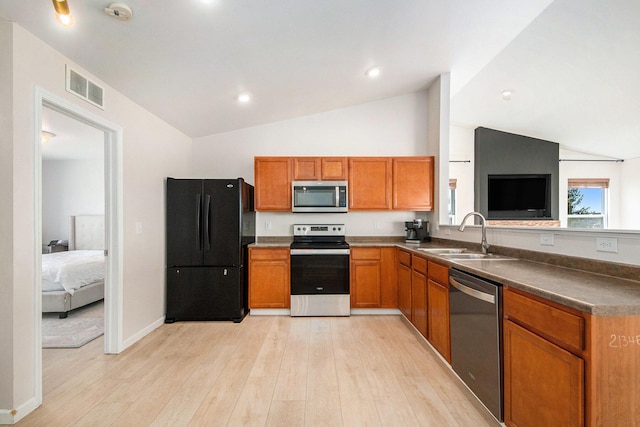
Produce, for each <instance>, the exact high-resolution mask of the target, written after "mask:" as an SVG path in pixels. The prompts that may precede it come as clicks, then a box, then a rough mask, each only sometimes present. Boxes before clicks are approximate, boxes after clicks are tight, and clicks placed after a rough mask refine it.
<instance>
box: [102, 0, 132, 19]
mask: <svg viewBox="0 0 640 427" xmlns="http://www.w3.org/2000/svg"><path fill="white" fill-rule="evenodd" d="M104 13H106V14H107V15H109V16H113V17H114V18H116V19H117V20H119V21H128V20H129V19H131V17H132V16H133V11H132V10H131V8H130V7H129V6H127V5H126V4H124V3H111V4H110V5H109V7H105V8H104Z"/></svg>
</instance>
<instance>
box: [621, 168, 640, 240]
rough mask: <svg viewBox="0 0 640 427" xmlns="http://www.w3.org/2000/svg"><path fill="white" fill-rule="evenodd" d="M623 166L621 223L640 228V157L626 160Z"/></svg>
mask: <svg viewBox="0 0 640 427" xmlns="http://www.w3.org/2000/svg"><path fill="white" fill-rule="evenodd" d="M621 167H622V170H621V174H620V183H621V191H620V199H621V200H622V201H623V202H622V203H621V207H620V224H621V226H622V227H624V228H627V229H630V230H640V157H636V158H635V159H627V160H625V161H624V163H622V166H621Z"/></svg>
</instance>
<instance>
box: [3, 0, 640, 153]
mask: <svg viewBox="0 0 640 427" xmlns="http://www.w3.org/2000/svg"><path fill="white" fill-rule="evenodd" d="M68 1H69V5H70V8H71V11H72V13H73V15H74V16H75V19H76V25H75V26H74V27H73V28H71V29H65V28H63V27H61V26H60V25H58V24H57V23H56V22H55V20H54V19H53V8H52V5H51V2H50V1H47V0H39V1H38V2H35V1H24V0H2V1H1V2H0V17H2V18H4V19H8V20H12V21H15V22H17V23H18V24H19V25H21V26H22V27H24V28H25V29H27V30H28V31H30V32H32V33H33V34H35V35H36V36H37V37H39V38H41V39H42V40H44V41H45V42H46V43H47V44H49V45H51V46H52V47H54V48H55V49H56V50H58V51H60V52H61V53H63V54H64V55H66V56H67V57H69V58H71V59H72V60H73V61H75V62H76V63H78V64H79V65H80V66H82V67H84V68H86V69H87V70H89V71H91V72H92V73H93V74H95V75H96V76H97V77H98V78H100V79H101V80H103V81H104V82H106V83H107V84H109V85H110V86H112V87H113V88H115V89H116V90H118V91H120V92H122V93H123V94H125V95H126V96H128V97H129V98H131V99H133V100H134V101H135V102H137V103H138V104H140V105H142V106H143V107H144V108H146V109H147V110H149V111H151V112H152V113H154V114H156V115H157V116H159V117H161V118H162V119H164V120H165V121H167V122H168V123H170V124H172V125H173V126H175V127H176V128H177V129H179V130H181V131H182V132H184V133H185V134H187V135H188V136H190V137H193V138H195V137H200V136H205V135H209V134H214V133H219V132H225V131H230V130H234V129H239V128H244V127H249V126H255V125H258V124H263V123H268V122H272V121H277V120H283V119H288V118H293V117H298V116H302V115H306V114H312V113H318V112H322V111H327V110H331V109H336V108H341V107H346V106H350V105H356V104H360V103H363V102H369V101H373V100H377V99H383V98H387V97H391V96H396V95H400V94H404V93H408V92H412V91H415V90H419V89H424V88H426V87H428V86H429V85H430V84H431V83H432V82H433V81H434V79H435V78H436V77H437V76H438V75H439V74H441V73H443V72H447V71H449V72H451V80H452V95H453V97H452V105H451V107H452V109H451V118H452V122H453V123H454V124H458V125H463V126H469V127H477V126H485V127H490V128H494V129H500V130H504V131H508V132H515V133H520V134H525V135H529V136H534V137H537V138H542V139H547V140H551V141H555V142H559V143H560V144H561V145H563V146H565V147H567V148H573V149H577V150H581V151H585V152H590V153H595V154H601V155H606V156H611V157H615V158H624V159H627V158H632V157H638V156H640V141H639V139H640V120H638V119H637V118H638V117H640V101H638V99H640V98H639V97H638V95H640V73H639V72H638V71H639V70H640V55H638V46H640V25H638V24H637V23H638V22H640V1H638V0H608V1H606V2H603V1H601V0H555V1H552V0H530V1H527V2H513V1H512V0H449V1H446V2H445V1H442V0H349V1H344V0H323V1H317V0H316V1H312V0H280V1H271V2H266V1H257V0H254V1H250V0H213V2H212V4H209V5H206V4H203V3H202V2H201V1H200V0H182V1H178V2H176V1H171V2H169V1H167V0H156V1H148V0H129V1H127V4H128V5H129V6H130V7H131V8H132V9H133V13H134V16H133V18H132V19H131V20H130V21H129V22H120V21H116V20H114V19H113V18H110V17H108V16H107V15H105V14H104V13H103V8H104V7H105V6H107V5H108V4H109V2H108V1H106V2H105V1H100V0H82V1H81V0H68ZM547 6H549V7H547ZM373 65H377V66H379V67H381V69H382V75H381V76H380V77H379V78H378V79H376V80H369V79H367V78H366V77H365V71H366V70H367V69H368V68H369V67H371V66H373ZM503 89H512V90H513V91H514V95H513V98H512V100H511V101H508V102H507V101H503V100H501V98H500V92H501V91H502V90H503ZM242 91H248V92H251V93H252V94H253V101H252V102H251V103H250V104H247V105H240V104H238V103H237V102H236V100H235V98H236V96H237V95H238V94H239V93H240V92H242ZM108 96H109V94H108V92H107V93H106V94H105V99H106V108H107V109H108V108H109V105H108V99H109V98H108ZM50 126H54V125H53V124H51V125H50ZM60 133H61V134H62V133H63V132H62V131H60ZM85 148H86V147H85ZM70 151H74V150H73V149H71V150H70ZM47 155H48V154H47Z"/></svg>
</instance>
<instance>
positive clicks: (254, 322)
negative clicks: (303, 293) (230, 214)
mask: <svg viewBox="0 0 640 427" xmlns="http://www.w3.org/2000/svg"><path fill="white" fill-rule="evenodd" d="M102 346H103V340H102V339H96V340H94V341H93V342H91V343H89V344H87V345H85V346H84V347H82V348H80V349H71V350H69V349H64V350H60V349H45V350H43V358H44V363H43V366H44V368H43V369H44V372H43V383H44V403H43V405H42V406H41V407H40V408H38V409H37V410H35V411H34V412H33V413H31V414H29V416H27V417H26V418H25V419H23V420H22V421H21V422H20V423H18V425H19V426H119V427H120V426H136V427H139V426H148V425H150V426H183V425H193V426H314V427H315V426H332V427H333V426H403V427H404V426H474V427H475V426H493V425H497V422H495V420H493V419H491V418H490V417H489V416H488V415H487V414H486V412H485V411H484V410H482V409H480V408H479V403H478V402H476V401H474V399H473V398H472V397H470V394H469V391H468V390H466V389H465V388H464V386H461V385H460V384H459V383H458V380H457V379H454V377H453V374H452V373H451V371H450V370H449V368H448V367H446V366H445V365H444V364H443V362H442V361H441V360H440V359H439V358H438V357H437V356H436V355H435V354H434V352H433V350H432V349H431V348H430V347H428V345H427V344H426V343H425V342H424V340H422V338H421V337H418V336H417V333H416V332H415V330H413V328H412V327H411V326H410V325H409V324H408V323H407V322H406V320H404V319H403V318H402V317H401V316H351V317H345V318H340V317H327V318H291V317H287V316H247V317H246V318H245V320H244V321H243V322H242V323H240V324H234V323H231V322H179V323H175V324H172V325H163V326H162V327H160V328H158V329H157V330H155V331H154V332H152V333H151V334H149V335H148V336H146V337H145V338H143V339H142V340H141V341H139V342H137V343H136V344H134V345H133V346H131V347H130V348H128V349H127V350H126V351H124V352H123V353H121V354H119V355H103V354H101V352H102Z"/></svg>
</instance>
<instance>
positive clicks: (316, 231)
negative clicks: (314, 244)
mask: <svg viewBox="0 0 640 427" xmlns="http://www.w3.org/2000/svg"><path fill="white" fill-rule="evenodd" d="M293 235H294V236H346V230H345V226H344V224H294V225H293Z"/></svg>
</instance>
